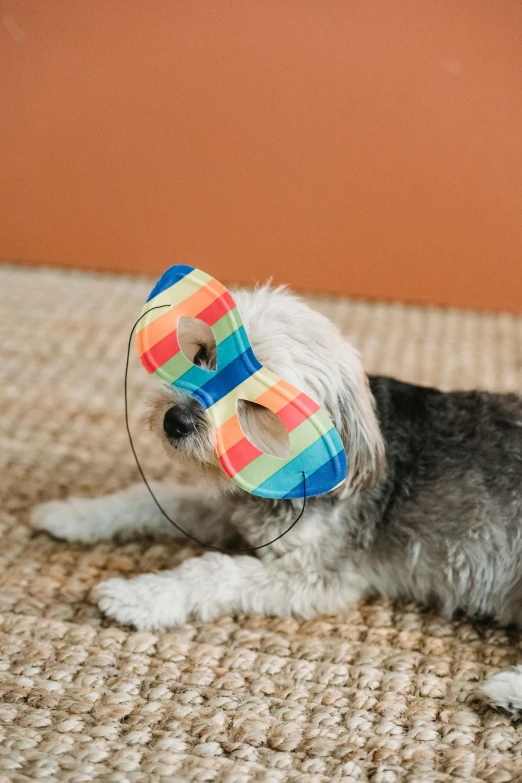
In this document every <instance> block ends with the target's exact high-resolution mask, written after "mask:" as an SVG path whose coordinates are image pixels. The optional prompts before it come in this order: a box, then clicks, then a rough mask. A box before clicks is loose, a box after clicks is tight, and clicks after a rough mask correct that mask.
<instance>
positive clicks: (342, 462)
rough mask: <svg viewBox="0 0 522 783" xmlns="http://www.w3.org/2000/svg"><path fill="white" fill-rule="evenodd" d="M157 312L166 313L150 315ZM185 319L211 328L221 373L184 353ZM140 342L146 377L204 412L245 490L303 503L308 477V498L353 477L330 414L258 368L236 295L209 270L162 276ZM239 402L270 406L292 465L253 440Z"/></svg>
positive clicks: (225, 463) (221, 454)
mask: <svg viewBox="0 0 522 783" xmlns="http://www.w3.org/2000/svg"><path fill="white" fill-rule="evenodd" d="M167 306H168V307H167ZM155 307H161V308H162V309H158V310H151V308H155ZM180 316H191V317H193V318H199V319H200V320H201V321H204V322H205V323H206V324H207V325H208V326H210V328H211V329H212V331H213V333H214V336H215V339H216V345H217V364H216V369H215V370H213V371H212V370H207V369H204V368H202V367H197V366H196V365H194V364H193V363H192V362H191V361H190V360H189V359H188V358H187V357H186V356H185V354H184V353H183V351H182V350H181V348H180V346H179V343H178V338H177V328H178V319H179V318H180ZM136 342H137V348H138V353H139V356H140V359H141V362H142V364H143V366H144V367H145V369H146V370H147V372H149V373H151V374H152V375H154V376H156V377H157V378H159V379H160V380H161V381H163V382H166V383H168V384H171V385H173V386H176V387H177V388H179V389H183V390H184V391H186V392H188V393H189V394H191V395H192V396H193V397H194V398H195V399H197V400H198V401H199V402H200V403H201V405H202V406H203V408H205V410H206V413H207V415H208V417H209V419H210V422H211V424H212V427H213V429H214V432H215V438H216V452H217V455H218V458H219V461H220V463H221V466H222V468H223V470H224V471H225V473H226V474H227V475H228V476H229V477H230V478H231V479H232V481H234V482H235V483H236V484H237V485H238V486H239V487H241V488H242V489H244V490H246V491H247V492H250V493H252V494H253V495H259V496H261V497H265V498H299V497H303V475H302V474H303V472H304V473H305V476H306V494H307V496H312V495H321V494H323V493H325V492H329V491H330V490H331V489H334V488H335V487H336V486H338V485H339V484H340V483H341V482H342V481H343V480H344V479H345V478H346V471H347V465H346V454H345V451H344V448H343V445H342V442H341V438H340V437H339V434H338V432H337V430H336V429H335V427H334V425H333V423H332V421H331V419H330V418H329V416H328V415H327V413H326V412H325V411H323V410H322V409H321V408H320V407H319V406H318V405H317V404H316V403H315V402H314V401H313V400H311V399H310V397H308V396H307V395H306V394H304V393H303V392H301V391H299V389H296V388H295V387H294V386H292V385H291V384H289V383H287V382H286V381H284V380H282V379H281V378H279V377H278V376H277V375H275V374H274V373H273V372H271V371H270V370H268V369H267V368H266V367H264V366H263V365H262V364H260V363H259V362H258V360H257V359H256V357H255V355H254V353H253V351H252V348H251V345H250V342H249V339H248V337H247V335H246V332H245V329H244V326H243V323H242V320H241V317H240V315H239V312H238V310H237V307H236V305H235V302H234V300H233V299H232V296H231V295H230V293H229V292H228V291H227V289H226V288H224V286H222V285H221V283H219V282H218V281H217V280H215V279H214V278H212V277H210V276H209V275H207V274H205V272H202V271H201V270H199V269H195V268H194V267H191V266H186V265H177V266H173V267H171V268H170V269H168V270H167V271H166V272H165V273H164V274H163V275H162V277H161V278H160V279H159V280H158V282H157V283H156V285H155V286H154V288H153V290H152V292H151V294H150V296H149V298H148V299H147V303H146V304H145V306H144V308H143V311H142V319H141V321H140V325H139V329H138V332H137V334H136ZM239 399H244V400H251V401H253V402H257V403H258V404H259V405H264V406H265V407H266V408H269V409H270V410H271V411H273V412H274V413H275V414H276V415H277V416H278V417H279V418H280V420H281V421H282V422H283V424H284V425H285V427H286V428H287V430H288V433H289V438H290V455H289V457H288V458H287V459H281V458H280V457H275V456H273V455H270V454H266V453H265V452H262V451H260V450H259V449H257V448H256V447H255V446H254V445H253V444H252V443H251V442H250V441H249V440H248V438H247V437H246V436H245V434H244V433H243V431H242V429H241V426H240V423H239V419H238V416H237V401H238V400H239Z"/></svg>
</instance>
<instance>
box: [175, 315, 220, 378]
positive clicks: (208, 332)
mask: <svg viewBox="0 0 522 783" xmlns="http://www.w3.org/2000/svg"><path fill="white" fill-rule="evenodd" d="M178 343H179V347H180V348H181V350H182V352H183V353H184V354H185V356H186V357H187V359H188V360H189V361H191V362H192V364H195V365H196V367H204V368H205V369H206V370H215V369H216V338H215V337H214V332H213V331H212V329H211V328H210V326H208V324H206V323H204V321H200V320H199V319H198V318H192V317H191V316H189V315H182V316H180V318H179V321H178Z"/></svg>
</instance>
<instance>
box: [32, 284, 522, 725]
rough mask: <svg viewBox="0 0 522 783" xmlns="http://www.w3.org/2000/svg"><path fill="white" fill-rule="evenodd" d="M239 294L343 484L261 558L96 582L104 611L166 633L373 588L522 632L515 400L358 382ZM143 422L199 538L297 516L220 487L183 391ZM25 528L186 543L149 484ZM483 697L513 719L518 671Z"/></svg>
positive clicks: (276, 524)
mask: <svg viewBox="0 0 522 783" xmlns="http://www.w3.org/2000/svg"><path fill="white" fill-rule="evenodd" d="M235 297H236V302H237V305H238V308H239V310H240V312H241V314H242V317H243V321H244V324H245V329H246V331H247V334H248V335H249V338H250V341H251V344H252V347H253V350H254V353H255V354H256V356H257V357H258V359H259V361H260V362H261V363H262V364H264V365H265V366H266V367H268V368H269V369H270V370H272V371H273V372H275V373H277V374H278V375H280V376H281V377H282V378H285V379H286V380H288V381H289V382H290V383H292V384H294V385H295V386H297V388H299V389H301V390H302V391H304V392H306V393H307V394H308V395H309V396H310V397H312V398H313V399H314V400H315V401H316V402H317V403H318V404H319V405H321V406H322V407H323V408H324V409H326V410H327V411H328V413H329V415H330V416H331V418H332V420H333V422H334V423H335V426H336V427H337V430H338V431H339V433H340V435H341V437H342V440H343V443H344V446H345V449H346V454H347V457H348V465H349V471H348V478H347V480H346V481H345V483H344V485H342V486H341V487H339V488H338V489H336V490H334V491H332V492H330V493H328V494H327V495H322V496H320V497H314V498H310V499H309V500H308V502H307V506H306V511H305V514H304V516H303V518H302V519H301V520H300V521H299V523H298V524H297V525H296V526H295V527H294V528H293V529H292V530H291V532H289V533H288V535H286V536H284V537H283V538H281V539H280V540H279V541H277V543H275V544H273V545H271V546H269V547H267V548H265V549H261V550H260V551H259V552H258V553H256V556H254V555H244V554H243V555H241V554H238V555H236V556H230V555H228V554H223V553H217V552H209V553H207V554H204V555H203V556H201V557H194V558H191V559H189V560H186V561H185V562H184V563H183V564H182V565H181V566H179V567H178V568H175V569H174V570H170V571H162V572H161V573H157V574H145V575H142V576H137V577H135V578H133V579H109V580H108V581H106V582H102V583H101V584H100V585H98V586H97V587H96V588H95V598H96V600H97V601H98V603H99V606H100V609H101V610H102V611H103V612H104V613H105V614H106V615H108V616H109V617H113V618H114V619H115V620H117V621H118V622H121V623H129V624H132V625H134V626H135V627H136V628H138V629H154V630H161V629H165V628H170V627H172V626H177V625H180V624H182V623H185V622H186V621H187V620H188V619H189V618H198V619H200V620H203V621H207V620H212V619H213V618H215V617H218V616H219V615H221V614H231V613H232V614H233V613H248V612H260V613H266V614H270V615H278V616H287V615H290V614H295V615H298V616H300V617H312V616H313V615H316V614H320V613H328V614H331V613H335V612H338V611H340V610H342V609H343V608H344V607H345V606H346V605H347V604H348V603H349V602H350V601H357V600H358V599H360V598H362V597H364V596H368V595H371V594H378V595H382V596H386V597H388V598H391V599H395V598H406V599H413V600H414V601H418V602H420V603H423V604H426V605H430V606H434V607H438V608H439V609H440V610H441V611H442V612H443V613H444V614H445V615H446V616H451V615H453V614H454V613H455V612H456V611H457V610H463V611H464V612H466V613H467V614H468V615H469V616H471V617H474V616H488V617H491V618H493V619H495V620H496V621H498V622H499V623H502V624H516V625H522V601H521V599H522V398H521V397H518V396H516V395H506V394H489V393H486V392H477V391H466V392H462V391H460V392H451V393H443V392H440V391H438V390H437V389H431V388H422V387H419V386H414V385H412V384H408V383H401V382H399V381H397V380H393V379H392V378H385V377H378V376H374V377H371V376H370V377H369V378H368V377H367V376H366V375H365V373H364V371H363V368H362V365H361V362H360V360H359V356H358V354H357V352H356V351H355V350H354V348H353V347H352V346H351V345H349V344H348V343H347V342H346V341H345V339H344V338H343V337H342V335H341V334H340V332H339V331H338V329H337V328H336V327H335V326H334V325H333V324H332V323H330V321H329V320H328V319H327V318H325V317H324V316H323V315H320V314H319V313H317V312H314V311H312V310H310V309H309V308H308V307H307V305H306V304H305V303H304V302H302V301H301V300H300V299H298V298H297V297H295V296H293V295H292V294H290V293H288V292H287V291H286V290H284V289H281V288H276V289H274V288H271V287H269V286H264V287H261V288H258V289H257V290H255V291H239V292H237V293H236V295H235ZM203 326H205V325H201V323H199V326H198V325H197V324H196V326H195V328H194V324H192V325H190V324H188V327H190V328H188V327H187V328H185V332H186V335H185V346H184V345H183V343H182V348H183V350H184V351H185V352H186V353H187V352H191V356H190V358H192V359H193V361H194V363H195V364H199V365H202V366H206V367H208V368H212V367H213V366H215V343H214V342H213V338H212V334H211V333H210V330H208V332H207V328H206V327H205V328H203ZM191 328H192V333H190V329H191ZM181 342H182V340H181V328H180V343H181ZM441 361H444V357H443V356H442V357H441ZM239 414H240V420H241V423H242V426H243V428H244V430H245V432H246V433H247V435H248V436H249V437H250V438H251V439H252V440H253V441H254V443H256V445H259V444H261V447H262V448H264V450H265V451H268V452H270V453H276V454H278V452H280V453H279V456H281V455H284V450H285V448H287V444H285V442H284V441H285V437H287V435H286V431H285V432H283V433H281V432H280V431H279V428H278V427H277V424H278V423H279V420H278V419H277V418H276V417H275V416H274V415H273V414H270V412H268V411H266V409H264V408H262V407H260V406H257V405H256V404H255V403H249V402H244V403H243V404H242V406H241V410H240V411H239ZM274 420H275V421H274ZM150 424H151V427H152V429H153V431H155V432H156V433H157V435H158V437H159V438H160V440H161V441H162V442H163V445H164V446H165V447H166V448H167V450H168V451H169V453H170V454H171V456H172V458H173V460H181V461H182V462H183V464H184V465H185V466H187V465H189V466H190V467H191V469H192V468H193V471H194V473H201V474H203V476H204V478H205V485H204V488H201V487H200V488H198V489H194V488H187V487H184V486H179V485H176V484H175V483H171V484H155V485H154V490H155V492H156V494H157V497H158V499H159V501H160V503H161V504H162V505H163V507H164V508H165V509H166V510H167V512H168V513H169V514H170V516H173V517H174V518H175V519H176V520H177V521H178V522H179V524H180V525H181V526H182V527H184V528H185V529H186V530H188V531H189V532H190V533H193V534H194V535H196V536H198V537H199V538H200V539H202V540H204V541H207V542H212V543H214V544H216V545H218V546H226V545H227V543H228V542H230V540H231V539H232V538H233V537H234V536H235V537H236V538H237V536H238V534H239V536H240V537H241V540H242V542H243V543H244V545H245V546H250V547H255V546H258V545H260V544H263V543H264V542H266V541H269V540H271V539H273V538H275V537H276V536H277V535H278V534H280V533H282V532H283V531H284V530H286V529H287V528H288V527H289V525H290V524H291V522H292V520H293V519H294V518H295V517H296V515H297V514H298V513H299V510H300V508H301V504H302V501H300V500H297V501H292V500H278V501H276V500H266V499H263V498H258V497H253V496H251V495H249V494H247V493H246V492H244V491H242V490H240V489H238V488H237V487H235V485H233V484H231V482H229V481H228V480H227V479H226V477H225V476H224V474H223V472H222V471H221V469H220V466H219V463H218V461H217V457H216V453H215V450H214V441H213V431H212V429H211V427H210V425H209V423H208V420H207V418H206V416H205V414H204V411H203V409H202V408H201V407H200V405H199V403H198V402H196V400H194V399H193V398H191V397H189V396H188V395H186V394H184V393H182V392H180V391H178V390H176V389H174V388H171V387H169V388H159V389H158V391H157V394H156V396H155V397H154V400H153V402H152V405H151V407H150ZM33 525H34V526H35V527H37V528H40V529H44V530H47V531H48V532H49V533H51V534H53V535H54V536H57V537H59V538H64V539H67V540H70V541H83V542H96V541H101V540H105V539H109V538H111V537H112V536H115V535H117V534H118V535H122V534H124V535H125V536H133V535H139V534H142V533H154V532H158V533H166V532H167V533H172V534H173V535H179V534H177V533H176V531H175V530H174V529H173V528H172V527H171V526H170V525H169V523H168V522H167V521H166V520H165V518H164V517H163V516H162V514H161V513H160V511H159V510H158V508H157V507H156V506H155V505H154V503H153V502H152V500H151V498H150V496H149V493H148V491H147V489H146V487H145V486H144V485H143V484H139V485H138V486H133V487H130V488H129V489H126V490H123V491H121V492H117V493H116V494H114V495H111V496H109V497H105V498H100V499H75V498H73V499H70V500H68V501H66V502H63V503H62V502H53V503H47V504H45V505H43V506H40V507H39V508H37V509H36V510H35V512H34V514H33ZM521 669H522V667H521ZM481 690H482V694H483V696H485V697H486V698H487V699H488V700H489V701H490V702H491V703H492V704H493V705H495V706H498V707H500V708H503V709H504V710H509V711H510V713H512V714H513V715H514V716H515V717H518V714H519V713H518V710H521V714H522V671H519V670H518V669H515V670H512V671H509V672H503V673H500V674H498V675H495V676H494V677H492V678H491V679H490V680H488V681H487V682H486V683H485V684H484V685H483V686H482V689H481Z"/></svg>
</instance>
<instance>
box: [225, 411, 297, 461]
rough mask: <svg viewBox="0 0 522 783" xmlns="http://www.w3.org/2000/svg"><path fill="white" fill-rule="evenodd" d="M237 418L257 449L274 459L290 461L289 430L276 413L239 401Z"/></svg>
mask: <svg viewBox="0 0 522 783" xmlns="http://www.w3.org/2000/svg"><path fill="white" fill-rule="evenodd" d="M237 416H238V419H239V424H240V426H241V429H242V430H243V432H244V433H245V435H246V437H247V438H248V440H249V441H250V443H252V444H253V445H254V446H255V447H256V448H257V449H259V450H260V451H263V452H265V454H270V455H271V456H272V457H280V458H281V459H288V458H289V456H290V438H289V436H288V430H287V429H286V427H285V425H284V424H283V422H282V421H281V419H279V418H278V417H277V416H276V415H275V413H273V412H272V411H271V410H269V409H268V408H265V407H264V405H258V403H257V402H251V401H250V400H238V401H237Z"/></svg>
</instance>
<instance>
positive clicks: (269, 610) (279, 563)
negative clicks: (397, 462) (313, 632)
mask: <svg viewBox="0 0 522 783" xmlns="http://www.w3.org/2000/svg"><path fill="white" fill-rule="evenodd" d="M365 587H366V584H365V582H364V580H363V579H362V578H361V577H359V576H358V575H357V574H356V573H354V572H353V570H348V569H347V570H346V572H339V571H330V572H327V571H326V570H324V571H322V570H319V569H318V568H317V560H316V559H315V564H314V556H313V553H312V556H311V557H309V558H306V557H305V556H304V552H303V551H302V550H296V551H295V552H293V553H291V554H288V555H285V556H284V557H281V558H279V559H277V560H274V561H271V562H270V563H269V564H265V563H263V562H262V561H261V560H258V559H256V558H254V557H250V556H236V557H230V556H229V555H225V554H217V553H209V554H206V555H203V557H195V558H190V559H189V560H186V561H185V562H184V563H183V564H182V565H181V566H179V567H178V568H176V569H174V570H172V571H163V572H160V573H157V574H144V575H142V576H137V577H135V578H134V579H128V580H126V579H109V580H107V581H106V582H101V584H99V585H98V586H97V587H95V588H94V591H93V597H94V598H95V600H97V601H98V603H99V606H100V609H101V610H102V611H103V612H104V613H105V614H107V615H109V616H110V617H114V618H115V619H116V620H118V621H119V622H121V623H124V624H130V625H134V626H135V627H136V628H138V629H140V630H162V629H165V628H170V627H173V626H176V625H181V624H183V623H185V622H186V621H187V620H188V618H189V617H194V618H197V619H200V620H204V621H207V620H212V619H213V618H215V617H218V616H219V615H222V614H236V613H263V614H271V615H277V616H281V617H286V616H289V615H291V614H296V615H299V616H301V617H313V616H314V615H316V614H320V613H332V612H337V611H338V610H340V609H341V608H343V607H344V606H346V605H347V604H348V603H350V602H351V601H354V600H357V599H358V598H360V597H361V595H362V594H363V593H364V590H365Z"/></svg>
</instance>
